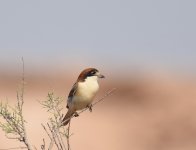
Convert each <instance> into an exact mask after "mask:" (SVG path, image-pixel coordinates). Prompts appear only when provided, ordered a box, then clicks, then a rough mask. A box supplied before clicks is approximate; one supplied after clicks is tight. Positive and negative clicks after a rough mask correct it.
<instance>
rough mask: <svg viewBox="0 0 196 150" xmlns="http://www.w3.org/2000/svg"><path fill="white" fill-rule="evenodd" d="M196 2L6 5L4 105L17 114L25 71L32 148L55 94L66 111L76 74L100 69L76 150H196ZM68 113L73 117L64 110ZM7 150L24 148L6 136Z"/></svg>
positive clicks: (77, 121) (1, 67) (1, 71)
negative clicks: (96, 90) (92, 103)
mask: <svg viewBox="0 0 196 150" xmlns="http://www.w3.org/2000/svg"><path fill="white" fill-rule="evenodd" d="M195 5H196V2H194V1H189V0H188V1H181V0H180V1H177V0H173V1H167V0H166V1H154V0H149V1H145V0H141V1H126V0H121V1H118V0H117V1H116V0H115V1H111V0H106V1H102V0H101V1H97V2H95V1H90V0H85V1H58V2H56V1H50V0H49V1H48V0H47V1H46V0H43V1H37V0H35V1H24V0H18V1H0V100H1V101H2V102H8V103H9V104H11V105H12V106H14V105H16V91H17V90H18V87H19V85H20V83H21V82H20V81H21V74H22V62H21V57H23V58H24V62H25V81H26V85H25V96H24V98H25V104H24V117H25V120H26V121H27V124H26V127H27V134H28V136H29V141H30V142H31V143H32V144H33V145H34V146H36V147H37V148H40V145H41V144H42V139H43V138H45V139H46V144H47V135H46V133H45V132H44V130H43V128H42V126H41V123H46V122H47V119H48V115H49V114H48V113H47V112H46V110H45V109H43V108H42V106H41V105H40V104H39V102H38V101H41V100H45V99H46V96H47V94H48V92H51V91H53V92H54V93H55V95H56V96H59V97H62V98H63V99H64V100H65V101H64V106H66V99H67V95H68V94H69V91H70V89H71V87H72V85H73V84H74V82H75V81H76V79H77V77H78V75H79V73H80V72H81V71H82V70H83V69H84V68H87V67H95V68H97V69H98V70H100V72H101V73H102V74H104V75H105V76H106V78H105V79H103V80H100V81H99V82H100V91H99V93H98V95H97V96H96V99H95V100H97V99H99V98H101V97H102V96H103V95H104V94H105V93H106V92H107V91H108V90H110V89H112V88H117V90H116V92H115V93H114V94H113V95H112V96H110V97H107V98H106V99H105V100H104V101H103V102H101V103H99V104H98V105H96V106H95V107H94V108H93V112H92V113H90V112H89V111H86V112H84V113H82V114H81V115H80V116H79V117H78V118H74V119H72V120H73V121H72V125H71V133H73V135H72V136H71V138H70V142H71V150H78V149H86V150H195V149H196V115H195V114H196V109H195V108H196V70H195V68H196V65H195V64H196V45H195V40H196V28H195V26H196V20H195V19H194V18H195V13H196V10H195ZM64 113H66V108H65V109H64ZM0 139H1V140H0V149H7V148H12V147H18V146H20V145H21V146H22V143H19V142H18V141H16V140H8V139H6V137H5V135H4V133H3V132H2V131H1V130H0Z"/></svg>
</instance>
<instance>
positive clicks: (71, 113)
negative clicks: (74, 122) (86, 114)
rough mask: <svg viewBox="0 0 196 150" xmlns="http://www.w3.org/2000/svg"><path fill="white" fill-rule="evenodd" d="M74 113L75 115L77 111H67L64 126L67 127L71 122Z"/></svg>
mask: <svg viewBox="0 0 196 150" xmlns="http://www.w3.org/2000/svg"><path fill="white" fill-rule="evenodd" d="M74 113H75V111H74V110H73V109H69V110H68V111H67V113H66V115H65V117H64V118H63V121H62V125H63V126H66V125H67V124H68V123H69V122H70V120H71V118H72V116H73V114H74Z"/></svg>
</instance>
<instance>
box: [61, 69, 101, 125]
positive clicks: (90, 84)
mask: <svg viewBox="0 0 196 150" xmlns="http://www.w3.org/2000/svg"><path fill="white" fill-rule="evenodd" d="M99 78H104V76H103V75H102V74H100V72H99V71H98V70H97V69H95V68H87V69H85V70H83V71H82V72H81V73H80V75H79V77H78V79H77V81H76V83H75V84H74V85H73V87H72V89H71V91H70V93H69V96H68V99H67V108H68V111H67V113H66V115H65V117H64V118H63V125H64V126H65V125H67V124H68V123H69V121H70V119H71V117H72V116H73V115H75V116H78V114H77V112H76V111H78V110H82V109H84V108H87V107H88V108H89V110H90V111H92V108H91V106H92V104H91V103H92V101H93V99H94V97H95V95H96V93H97V92H98V90H99V84H98V79H99Z"/></svg>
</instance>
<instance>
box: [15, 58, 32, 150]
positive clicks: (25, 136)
mask: <svg viewBox="0 0 196 150" xmlns="http://www.w3.org/2000/svg"><path fill="white" fill-rule="evenodd" d="M24 85H25V77H24V59H23V57H22V89H21V95H20V98H21V99H20V100H19V99H18V103H19V101H21V105H20V113H21V122H22V127H23V133H24V137H23V142H24V144H25V145H26V146H27V149H28V150H32V148H31V146H30V144H29V142H28V138H27V132H26V127H25V124H24V118H23V114H22V108H23V104H24Z"/></svg>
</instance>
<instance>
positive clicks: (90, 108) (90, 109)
mask: <svg viewBox="0 0 196 150" xmlns="http://www.w3.org/2000/svg"><path fill="white" fill-rule="evenodd" d="M87 107H88V109H89V111H90V112H92V111H93V109H92V108H93V105H92V104H90V105H88V106H87Z"/></svg>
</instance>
